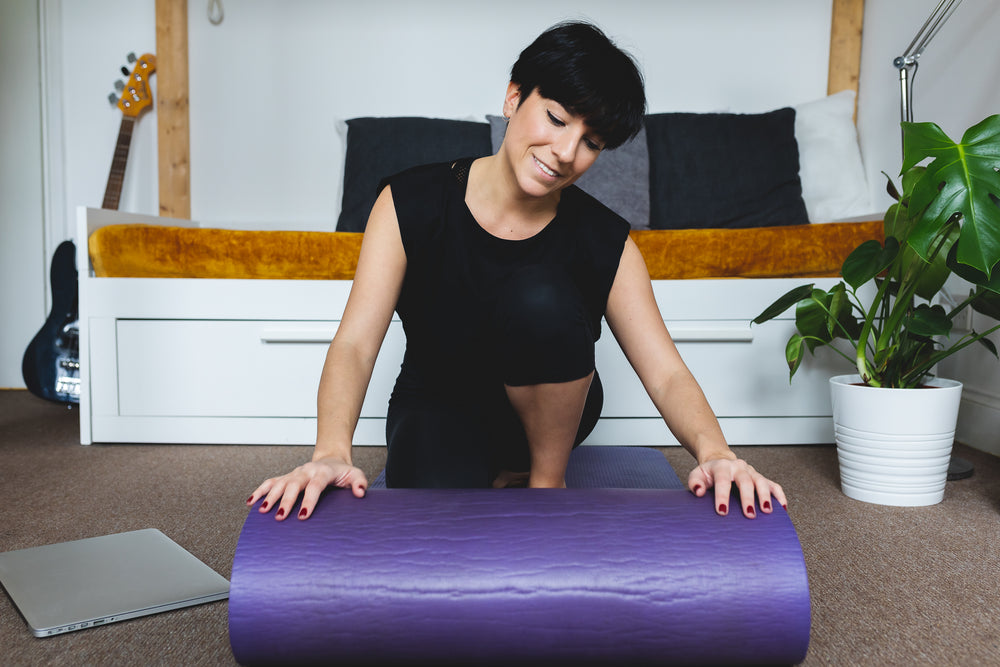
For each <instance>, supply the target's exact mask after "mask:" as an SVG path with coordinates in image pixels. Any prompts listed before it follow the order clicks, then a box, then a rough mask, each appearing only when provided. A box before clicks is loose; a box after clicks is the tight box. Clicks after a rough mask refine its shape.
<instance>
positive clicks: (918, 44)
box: [892, 0, 962, 123]
mask: <svg viewBox="0 0 1000 667" xmlns="http://www.w3.org/2000/svg"><path fill="white" fill-rule="evenodd" d="M960 4H962V0H941V1H940V2H939V3H938V5H937V7H935V8H934V11H933V12H931V15H930V16H928V17H927V20H926V21H924V24H923V25H922V26H921V27H920V30H919V31H917V34H916V35H914V37H913V40H912V41H911V42H910V45H909V46H907V47H906V50H905V51H903V55H901V56H896V57H895V58H894V59H893V61H892V64H893V66H894V67H895V68H896V69H898V70H899V119H900V121H905V122H908V123H912V122H913V79H914V78H916V76H917V61H918V60H919V58H920V56H921V55H923V52H924V49H926V48H927V45H928V44H930V43H931V40H932V39H934V37H935V36H937V34H938V31H940V30H941V27H942V26H943V25H944V24H945V23H946V22H947V21H948V19H950V18H951V15H952V14H954V13H955V10H956V9H958V6H959V5H960Z"/></svg>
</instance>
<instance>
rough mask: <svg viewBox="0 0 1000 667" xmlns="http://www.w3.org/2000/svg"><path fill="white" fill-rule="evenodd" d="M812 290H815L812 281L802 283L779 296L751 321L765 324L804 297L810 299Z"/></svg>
mask: <svg viewBox="0 0 1000 667" xmlns="http://www.w3.org/2000/svg"><path fill="white" fill-rule="evenodd" d="M812 290H813V284H812V283H810V284H809V285H801V286H799V287H796V288H795V289H793V290H789V291H788V292H786V293H785V294H783V295H782V296H781V297H779V298H778V300H777V301H775V302H774V303H772V304H771V305H770V306H768V307H767V308H765V309H764V312H762V313H761V314H760V315H758V316H757V317H755V318H753V320H751V321H752V322H753V323H754V324H763V323H764V322H767V321H768V320H773V319H774V318H775V317H777V316H778V315H781V314H782V313H783V312H785V311H786V310H788V309H789V308H791V307H792V306H794V305H795V304H797V303H798V302H799V301H802V300H803V299H808V298H809V295H810V294H812Z"/></svg>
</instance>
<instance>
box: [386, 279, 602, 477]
mask: <svg viewBox="0 0 1000 667" xmlns="http://www.w3.org/2000/svg"><path fill="white" fill-rule="evenodd" d="M502 294H503V296H502V298H500V299H499V300H498V303H497V306H496V310H495V312H494V313H493V317H492V321H491V322H488V326H489V327H490V331H491V332H493V333H494V334H495V335H494V336H492V337H491V338H492V350H493V353H494V354H495V355H496V360H495V361H496V363H493V364H488V367H490V368H496V369H497V371H496V372H495V373H493V372H489V373H488V374H489V375H490V376H492V377H491V378H490V379H488V380H486V382H485V383H484V390H482V391H473V392H471V393H472V395H474V396H475V397H476V398H475V399H474V400H467V399H468V395H469V393H468V392H465V391H464V389H465V388H462V387H456V388H453V389H454V390H455V391H454V392H453V393H452V394H451V395H449V394H447V393H445V394H442V393H440V392H435V391H420V390H417V391H414V390H407V391H400V390H399V386H398V383H397V391H394V392H393V395H392V398H391V400H390V401H389V412H388V419H387V422H386V442H387V443H388V455H387V460H386V485H387V486H388V487H390V488H393V487H396V488H476V487H489V486H490V485H491V483H492V481H493V479H494V478H495V477H496V475H497V473H498V472H499V471H500V470H510V471H514V472H524V471H528V469H529V466H530V460H531V459H530V451H529V447H528V440H527V437H526V435H525V433H524V428H523V427H522V425H521V421H520V419H519V418H518V416H517V413H516V412H515V411H514V408H513V406H511V404H510V401H509V400H508V399H507V394H506V391H505V390H504V385H509V386H525V385H534V384H545V383H555V382H569V381H572V380H578V379H580V378H583V377H586V376H587V375H589V374H590V373H591V371H594V368H595V367H594V333H593V327H592V326H591V324H590V319H589V317H588V316H587V310H586V308H585V306H584V303H583V299H582V297H581V295H580V293H579V291H578V290H577V288H576V286H575V285H574V284H573V282H572V281H571V280H570V279H569V277H568V276H567V275H566V274H565V273H564V272H563V271H562V270H561V269H554V268H551V267H548V266H530V267H527V268H524V269H521V270H520V271H519V272H517V273H516V274H515V275H514V276H513V277H511V278H510V279H509V280H508V281H507V282H506V283H505V285H504V289H503V292H502ZM603 402H604V392H603V389H602V387H601V381H600V378H599V377H598V375H597V373H596V372H595V373H594V379H593V382H592V383H591V385H590V392H589V394H588V395H587V400H586V403H585V406H584V410H583V417H582V419H581V420H580V425H579V428H578V431H577V436H576V441H575V443H574V446H576V445H578V444H580V442H582V441H583V439H584V438H586V437H587V436H588V435H589V434H590V432H591V431H592V430H593V429H594V426H596V424H597V420H598V418H599V417H600V414H601V406H602V404H603Z"/></svg>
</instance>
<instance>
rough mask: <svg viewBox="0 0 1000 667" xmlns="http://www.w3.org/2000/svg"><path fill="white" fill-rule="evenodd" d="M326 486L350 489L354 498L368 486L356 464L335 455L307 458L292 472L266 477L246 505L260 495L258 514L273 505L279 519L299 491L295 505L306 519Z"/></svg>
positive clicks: (290, 508)
mask: <svg viewBox="0 0 1000 667" xmlns="http://www.w3.org/2000/svg"><path fill="white" fill-rule="evenodd" d="M328 486H338V487H341V488H344V489H348V488H349V489H351V491H352V492H353V493H354V495H355V496H356V497H358V498H364V496H365V490H366V489H367V488H368V479H367V478H366V477H365V473H364V472H362V471H361V469H360V468H356V467H355V466H353V465H351V464H350V463H347V462H346V461H344V460H342V459H339V458H334V457H330V458H325V459H318V460H316V461H310V462H309V463H306V464H304V465H301V466H299V467H298V468H296V469H295V470H293V471H292V472H290V473H288V474H286V475H282V476H281V477H272V478H271V479H266V480H264V482H263V483H262V484H261V485H260V486H258V487H257V489H256V490H255V491H254V492H253V493H252V494H251V495H250V497H249V498H248V499H247V505H248V506H252V505H253V504H254V503H255V502H257V501H258V500H259V499H261V498H264V502H263V503H261V506H260V509H259V510H258V511H259V512H261V513H262V514H267V513H268V512H269V511H271V510H272V509H274V508H275V507H277V511H276V512H275V513H274V518H275V519H277V520H278V521H283V520H285V519H286V518H288V515H289V513H290V512H291V511H292V506H293V505H295V501H296V500H298V497H299V494H300V493H301V494H302V506H301V507H300V509H299V519H308V518H309V517H310V516H311V515H312V513H313V510H314V509H315V508H316V503H317V502H318V501H319V496H320V493H322V492H323V489H325V488H326V487H328Z"/></svg>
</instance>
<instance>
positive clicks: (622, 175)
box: [486, 116, 649, 229]
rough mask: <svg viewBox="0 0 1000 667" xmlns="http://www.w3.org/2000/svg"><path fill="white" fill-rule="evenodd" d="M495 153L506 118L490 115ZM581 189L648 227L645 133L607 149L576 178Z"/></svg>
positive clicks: (639, 226)
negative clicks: (609, 149) (616, 146)
mask: <svg viewBox="0 0 1000 667" xmlns="http://www.w3.org/2000/svg"><path fill="white" fill-rule="evenodd" d="M486 118H487V120H489V121H490V136H491V139H492V141H493V152H494V153H496V152H497V151H498V150H499V149H500V144H501V143H503V137H504V133H505V132H506V131H507V121H505V120H504V119H503V118H502V117H500V116H487V117H486ZM576 184H577V185H578V186H580V188H581V189H582V190H583V191H584V192H586V193H587V194H589V195H591V196H592V197H595V198H597V200H598V201H600V202H601V203H602V204H604V205H605V206H607V207H608V208H610V209H611V210H612V211H614V212H615V213H617V214H618V215H620V216H622V217H623V218H625V219H626V220H628V222H629V224H630V225H631V226H632V229H648V228H649V150H648V148H647V144H646V132H645V130H644V129H643V130H640V131H639V134H638V135H636V137H635V138H634V139H632V140H631V141H627V142H625V143H624V144H622V145H621V146H619V147H618V148H616V149H614V150H612V151H604V152H602V153H601V155H600V157H598V158H597V162H595V163H594V165H593V166H592V167H591V168H590V169H588V170H587V172H586V173H585V174H584V175H583V176H581V177H580V178H579V180H577V182H576Z"/></svg>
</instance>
